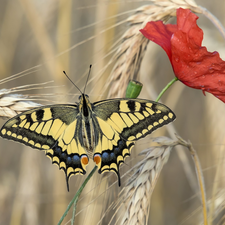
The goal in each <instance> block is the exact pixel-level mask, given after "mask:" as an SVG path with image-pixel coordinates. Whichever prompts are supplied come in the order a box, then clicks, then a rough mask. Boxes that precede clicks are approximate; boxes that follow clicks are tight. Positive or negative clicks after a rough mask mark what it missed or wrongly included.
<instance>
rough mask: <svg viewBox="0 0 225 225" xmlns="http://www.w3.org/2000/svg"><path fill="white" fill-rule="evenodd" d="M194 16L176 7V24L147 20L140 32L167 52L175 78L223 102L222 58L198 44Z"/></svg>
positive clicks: (224, 67) (200, 34)
mask: <svg viewBox="0 0 225 225" xmlns="http://www.w3.org/2000/svg"><path fill="white" fill-rule="evenodd" d="M197 19H198V16H196V15H195V14H194V13H192V12H191V11H190V10H189V9H182V8H179V9H177V25H172V24H163V23H162V21H157V22H149V23H147V25H146V26H145V28H144V29H142V30H140V31H141V33H142V34H143V35H144V36H145V37H146V38H148V39H149V40H151V41H153V42H155V43H156V44H158V45H160V46H161V47H162V48H163V49H164V50H165V52H166V53H167V55H168V57H169V59H170V62H171V64H172V67H173V70H174V73H175V75H176V77H177V78H178V79H179V80H180V81H181V82H182V83H184V84H185V85H187V86H189V87H192V88H196V89H201V90H202V91H203V93H204V92H205V91H207V92H209V93H211V94H213V95H214V96H216V97H217V98H219V99H220V100H221V101H223V102H225V61H223V60H222V59H221V58H220V56H219V53H218V52H208V51H207V49H206V47H202V46H201V44H202V39H203V31H202V30H201V29H200V28H199V27H198V26H197V24H196V20H197Z"/></svg>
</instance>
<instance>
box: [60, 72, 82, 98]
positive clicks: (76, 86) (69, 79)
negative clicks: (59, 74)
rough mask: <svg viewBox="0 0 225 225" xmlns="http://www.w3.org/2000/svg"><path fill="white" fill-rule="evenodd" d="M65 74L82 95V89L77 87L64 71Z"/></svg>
mask: <svg viewBox="0 0 225 225" xmlns="http://www.w3.org/2000/svg"><path fill="white" fill-rule="evenodd" d="M63 73H64V74H65V75H66V77H67V78H68V80H69V81H70V82H71V83H72V84H73V85H74V86H75V87H76V88H77V89H78V91H79V92H80V93H81V94H82V91H81V90H80V88H79V87H77V85H76V84H74V83H73V81H72V80H71V79H70V78H69V76H68V75H67V74H66V72H65V71H63Z"/></svg>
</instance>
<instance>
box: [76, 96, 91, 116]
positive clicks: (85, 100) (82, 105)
mask: <svg viewBox="0 0 225 225" xmlns="http://www.w3.org/2000/svg"><path fill="white" fill-rule="evenodd" d="M79 100H80V102H79V111H80V113H81V114H82V115H83V116H84V117H86V118H87V117H89V116H90V112H91V111H92V107H91V103H90V101H89V96H88V95H86V94H82V95H80V96H79Z"/></svg>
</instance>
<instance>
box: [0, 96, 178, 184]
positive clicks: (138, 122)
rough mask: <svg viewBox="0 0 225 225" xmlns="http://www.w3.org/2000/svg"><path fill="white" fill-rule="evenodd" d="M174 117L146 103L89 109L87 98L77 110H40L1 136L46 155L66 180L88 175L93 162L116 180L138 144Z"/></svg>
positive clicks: (106, 103)
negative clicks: (91, 158)
mask: <svg viewBox="0 0 225 225" xmlns="http://www.w3.org/2000/svg"><path fill="white" fill-rule="evenodd" d="M175 118H176V116H175V114H174V113H173V112H172V111H171V110H170V109H169V108H168V107H167V106H165V105H163V104H160V103H156V102H153V101H150V100H143V99H126V98H124V99H123V98H120V99H108V100H103V101H99V102H95V103H91V102H90V101H89V98H88V96H87V95H85V94H82V95H81V96H80V102H79V103H77V104H74V105H69V104H59V105H50V106H42V107H38V108H35V109H32V110H28V111H26V112H23V113H21V114H19V115H17V116H15V117H13V118H11V119H10V120H8V121H7V122H6V123H5V124H4V126H3V127H2V128H1V130H0V136H2V137H3V138H6V139H9V140H14V141H17V142H20V143H23V144H25V145H28V146H31V147H33V148H37V149H39V150H44V151H45V153H46V155H47V156H48V157H49V158H51V160H52V163H54V164H57V165H58V166H59V168H60V169H63V170H64V172H65V174H66V180H67V187H68V188H69V186H68V181H69V178H70V176H71V175H72V174H85V173H86V166H87V164H88V162H89V157H90V156H91V157H93V160H94V162H95V163H96V164H97V166H98V168H99V173H103V172H105V171H113V172H115V173H116V174H117V176H118V182H119V185H120V174H119V166H120V164H122V163H123V162H124V160H125V158H126V157H127V156H129V155H130V151H131V149H132V147H133V146H134V144H135V142H136V141H137V140H139V139H140V138H143V137H145V136H146V135H148V134H150V133H152V131H154V130H156V129H157V128H159V127H161V126H163V125H166V124H168V123H170V122H172V121H173V120H174V119H175Z"/></svg>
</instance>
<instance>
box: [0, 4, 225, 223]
mask: <svg viewBox="0 0 225 225" xmlns="http://www.w3.org/2000/svg"><path fill="white" fill-rule="evenodd" d="M152 2H153V3H155V4H151V5H145V6H142V4H143V3H142V2H138V1H134V2H132V1H126V2H124V1H121V2H120V1H117V2H116V3H115V2H113V1H108V2H107V3H106V4H105V5H103V4H102V3H101V2H100V1H99V2H97V3H96V4H94V3H93V5H90V3H88V4H87V5H85V3H81V2H79V1H69V2H68V3H65V1H57V4H56V2H55V1H48V3H45V4H42V3H41V2H40V3H39V2H36V3H35V5H34V3H31V2H29V1H26V0H20V3H18V2H16V3H15V2H11V1H9V2H8V3H3V2H1V3H0V5H1V7H0V8H1V15H2V18H3V19H2V24H1V25H0V26H1V27H0V28H1V31H2V36H1V38H0V46H1V53H0V74H1V76H2V77H1V78H5V77H7V76H9V75H11V74H16V73H17V72H18V71H24V73H25V72H26V69H27V68H30V69H31V68H33V67H34V65H37V66H36V67H38V70H37V71H35V73H34V74H30V75H29V76H26V78H25V77H23V78H21V79H16V80H12V81H10V82H7V83H4V84H2V86H1V88H2V89H3V88H4V89H3V90H2V91H1V92H0V107H2V108H1V109H2V110H0V115H1V116H4V117H11V116H13V115H15V114H17V113H19V112H21V111H23V110H26V109H30V108H32V107H34V106H37V105H36V103H33V102H32V100H33V99H34V98H33V96H34V94H32V96H30V97H29V96H28V95H27V94H26V93H25V94H24V95H18V94H15V93H17V92H15V90H14V89H11V87H18V86H21V85H24V84H29V83H32V84H34V83H40V82H45V81H46V80H51V79H53V78H54V80H55V82H56V84H55V85H57V86H58V85H61V84H62V83H64V82H65V80H66V79H64V77H63V75H62V70H66V71H67V74H69V76H70V77H71V78H72V80H74V81H75V83H76V84H77V85H79V87H81V89H82V85H83V83H84V82H83V81H84V80H85V78H83V74H85V73H86V71H87V68H88V67H89V64H93V68H97V69H96V71H95V72H94V73H93V74H92V75H93V76H92V80H91V81H92V82H91V85H90V86H89V87H88V91H87V93H88V94H89V93H92V94H93V97H95V98H101V99H102V96H99V95H100V94H101V95H102V93H103V89H104V90H106V91H107V92H108V96H109V97H123V96H124V93H125V88H126V83H127V81H128V80H129V79H137V80H140V81H142V82H143V83H144V87H145V90H144V91H143V93H142V95H143V96H144V97H145V98H151V97H150V95H149V93H148V91H149V90H151V91H154V90H155V92H156V93H158V92H159V91H160V90H161V88H162V86H163V85H164V82H167V78H168V80H170V78H171V77H172V76H173V75H172V72H171V70H170V66H168V64H167V59H165V61H160V60H162V58H163V56H161V55H160V54H161V53H160V52H158V51H157V50H155V47H154V46H153V45H150V46H149V48H148V49H147V50H146V48H147V44H148V41H147V40H146V39H144V38H143V37H142V36H141V35H140V33H139V32H138V31H139V29H141V28H143V26H144V24H145V23H146V22H147V21H150V20H158V19H161V20H164V21H167V20H168V19H169V18H172V17H173V16H174V15H175V11H176V8H178V7H181V6H182V7H183V8H190V9H191V10H193V11H194V12H198V13H199V12H201V9H200V8H199V7H198V5H197V4H196V3H195V2H194V1H191V0H189V1H188V0H186V1H182V0H157V1H149V3H152ZM145 3H146V2H145ZM200 3H201V4H202V5H203V6H204V7H206V8H208V9H209V10H210V11H214V12H218V16H220V17H221V21H223V20H222V18H224V14H223V11H222V9H223V8H224V6H225V5H224V3H223V2H220V1H218V2H217V3H215V2H212V3H211V2H205V1H200V0H199V1H198V4H200ZM206 4H207V5H206ZM99 12H101V16H99ZM96 15H97V16H98V17H97V16H96ZM56 18H57V19H56ZM95 18H98V20H95ZM57 21H59V22H60V23H58V22H57ZM205 24H206V26H207V27H208V26H210V24H209V23H208V21H206V23H205ZM124 25H126V27H125V26H124ZM12 28H13V29H12ZM125 29H127V30H125ZM56 30H57V31H56ZM212 33H215V32H210V33H209V35H207V36H208V37H210V38H215V37H212V35H211V34H212ZM56 34H57V35H56ZM219 40H220V39H219V38H218V39H216V41H215V39H210V41H211V42H210V43H211V44H215V43H216V42H217V43H219ZM93 46H95V47H94V50H93ZM214 48H215V46H212V49H214ZM223 48H224V46H223ZM220 49H221V47H220V48H219V50H220ZM115 52H116V53H115ZM114 53H115V54H114ZM112 55H113V57H112V58H111V56H112ZM144 55H145V57H144ZM146 57H152V58H151V59H150V62H151V63H149V62H148V63H147V64H146V63H143V62H142V61H143V60H144V58H146ZM148 60H149V58H148ZM110 64H113V68H112V72H111V73H110V72H109V71H110V70H109V68H110V67H109V65H110ZM105 65H106V66H105ZM144 65H145V66H144ZM162 65H163V66H162ZM141 67H142V73H141V75H140V68H141ZM34 68H35V67H34ZM163 69H164V70H163ZM149 70H152V74H153V75H155V76H152V77H151V80H150V79H149V77H150V76H149ZM104 71H105V72H104ZM143 71H144V72H143ZM74 74H75V75H74ZM109 74H110V75H109ZM96 78H98V79H96ZM99 79H100V80H99ZM106 80H107V82H106ZM66 82H67V81H66ZM96 86H98V88H97V90H96ZM70 87H71V85H70ZM179 87H180V86H179V84H178V85H177V86H176V87H174V89H173V92H170V93H168V99H165V101H164V103H166V104H168V102H169V104H168V105H169V106H170V107H171V106H172V107H171V108H172V109H173V111H175V112H176V114H177V117H178V119H177V121H176V122H175V125H176V129H177V133H179V134H180V135H181V136H182V137H184V138H185V139H190V140H191V141H192V142H193V143H194V146H195V147H196V149H197V150H198V153H199V158H200V161H201V164H202V167H203V169H204V170H203V173H204V177H205V180H206V193H207V196H208V199H210V200H211V201H210V202H208V206H209V208H211V213H210V218H212V219H211V220H210V221H214V222H215V223H216V222H217V223H218V224H219V221H221V220H222V216H221V215H224V214H221V213H222V212H223V210H224V194H221V193H222V192H220V191H219V190H220V189H223V188H224V187H225V185H224V184H225V183H224V179H223V173H222V171H224V143H225V142H224V125H223V124H224V122H225V121H223V120H224V119H223V117H222V116H221V115H223V114H224V113H225V112H224V109H223V105H222V106H221V103H219V102H218V101H216V100H215V99H214V98H211V96H209V95H207V98H205V97H204V96H201V93H199V92H195V91H193V90H191V89H190V90H189V89H188V90H187V89H185V88H181V89H180V90H181V91H180V92H179V93H180V94H179V95H178V94H177V93H178V91H177V90H178V88H179ZM5 88H7V89H5ZM68 90H69V88H67V87H65V88H60V91H59V88H57V87H56V88H54V89H53V88H52V89H51V92H52V93H53V95H54V94H55V93H58V92H60V93H66V94H67V93H68V92H70V91H71V90H69V91H68ZM72 92H73V93H74V92H75V91H74V90H72ZM19 93H21V92H19ZM35 94H39V96H42V94H45V90H36V91H35ZM62 100H63V101H64V102H66V101H67V99H65V97H64V98H62V97H58V96H56V98H55V99H54V101H57V102H58V101H62ZM163 100H164V99H163ZM167 100H168V101H167ZM70 101H74V100H73V99H72V100H71V99H70ZM215 109H216V110H215ZM218 118H220V122H219V123H218ZM196 124H197V125H196ZM163 132H165V130H161V131H159V132H158V131H157V132H156V133H155V134H154V135H155V136H160V135H164V133H163ZM148 141H149V142H150V140H148V139H147V138H146V139H145V141H144V142H141V143H137V150H136V151H137V152H138V151H139V150H143V149H146V148H147V147H148V145H149V142H148ZM0 144H1V148H0V154H1V155H2V157H1V159H0V199H1V200H0V224H13V225H15V224H18V225H20V224H25V225H26V224H56V223H57V222H58V221H59V218H60V216H61V215H62V214H63V212H64V210H65V208H66V206H67V204H68V201H70V199H71V198H72V196H73V195H74V193H75V192H76V190H77V188H78V187H79V186H80V181H81V179H82V178H79V177H78V176H76V177H73V178H72V179H71V192H70V193H67V192H66V186H65V180H64V174H63V172H59V171H58V168H57V167H53V166H52V165H51V163H50V161H49V160H48V159H45V156H44V154H41V153H40V152H38V151H34V150H32V149H28V148H22V147H21V146H20V145H18V144H15V143H11V142H7V141H3V140H1V143H0ZM218 145H220V150H219V151H218V149H219V148H218ZM163 146H164V147H163ZM165 146H167V147H165ZM21 148H22V149H21ZM171 148H172V147H170V145H169V144H168V145H167V144H165V143H164V144H163V145H162V146H159V147H154V148H151V151H150V152H145V153H146V154H147V156H146V158H145V159H144V160H142V161H141V159H140V158H139V157H135V156H136V155H137V152H136V151H135V150H134V151H133V152H132V155H131V157H130V158H128V159H127V160H126V164H125V165H123V167H122V168H121V175H123V174H124V176H123V181H122V183H123V184H125V181H126V179H128V178H129V176H131V175H130V173H129V169H130V168H131V167H132V166H133V165H135V164H136V166H135V167H134V169H133V170H135V169H137V170H136V172H135V173H134V177H132V178H130V179H129V182H128V185H127V186H126V187H125V189H124V190H123V193H125V195H120V197H119V198H120V199H118V200H119V202H122V201H123V200H124V201H125V204H126V205H127V206H126V207H125V208H126V209H127V210H128V211H127V213H126V214H125V213H124V214H122V216H124V218H122V216H121V214H120V215H119V214H118V213H117V214H116V215H115V216H114V217H113V219H112V220H111V218H112V216H113V214H114V211H116V210H118V211H120V208H117V209H116V210H113V209H112V208H111V204H112V202H113V200H115V199H116V198H118V192H119V191H120V189H119V188H118V187H117V186H116V185H115V184H114V183H113V182H114V176H113V175H111V174H109V176H108V174H107V175H104V176H102V175H98V174H96V176H95V178H94V179H92V181H93V183H91V182H90V183H89V187H87V189H86V190H85V193H84V194H83V196H82V197H81V199H80V201H79V202H78V205H79V207H80V208H79V209H78V210H77V215H76V220H75V221H76V224H85V223H86V224H90V223H92V224H103V225H104V224H108V222H109V221H110V220H111V222H112V224H119V222H118V221H120V222H121V223H123V222H124V223H125V222H126V223H127V224H132V221H135V220H134V219H136V218H139V219H140V221H141V223H140V224H144V222H146V223H147V221H148V224H181V223H182V224H184V225H186V224H198V223H199V224H200V222H201V221H202V216H201V215H202V213H201V200H199V199H201V198H199V197H198V196H199V195H196V196H197V197H196V196H195V194H196V193H198V189H197V188H196V186H197V185H196V184H197V181H196V180H194V179H192V178H191V179H190V177H192V176H190V177H189V176H188V175H187V174H185V173H183V167H185V168H186V167H188V166H190V165H189V164H191V163H190V161H189V159H186V163H183V164H182V165H181V164H180V161H179V159H178V158H177V156H176V153H175V152H173V154H171V156H170V160H169V161H168V164H167V169H166V170H162V167H163V165H164V163H165V162H166V161H167V159H168V157H169V154H170V149H171ZM218 152H220V154H218ZM127 165H128V166H127ZM191 165H192V164H191ZM91 166H92V165H89V167H91ZM127 168H128V172H127V173H125V170H126V169H127ZM193 168H194V167H193ZM192 173H194V171H192ZM215 173H216V174H217V175H216V176H215ZM159 175H161V176H160V178H159ZM158 178H159V179H158ZM162 180H163V181H162ZM177 180H179V185H177ZM157 181H158V182H157ZM156 182H157V185H158V186H157V188H156V189H155V190H154V188H155V185H156ZM211 189H213V191H212V192H211ZM153 190H154V194H153V195H152V192H153ZM125 197H126V198H125ZM150 203H152V204H151V212H150V213H149V208H150ZM139 208H142V209H143V210H142V211H140V210H139V211H138V212H137V209H139ZM168 215H169V216H168ZM128 216H130V217H128ZM70 218H71V215H69V216H68V217H67V218H66V222H67V224H68V223H69V221H70ZM128 221H129V222H128ZM143 221H144V222H143ZM136 224H137V223H136Z"/></svg>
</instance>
